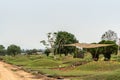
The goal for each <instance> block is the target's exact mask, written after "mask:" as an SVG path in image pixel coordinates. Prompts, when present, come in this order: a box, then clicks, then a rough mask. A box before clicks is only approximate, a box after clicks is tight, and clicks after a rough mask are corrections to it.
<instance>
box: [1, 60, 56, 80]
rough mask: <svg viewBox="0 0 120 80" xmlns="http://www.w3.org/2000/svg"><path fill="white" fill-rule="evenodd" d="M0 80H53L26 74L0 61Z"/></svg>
mask: <svg viewBox="0 0 120 80" xmlns="http://www.w3.org/2000/svg"><path fill="white" fill-rule="evenodd" d="M0 80H55V79H50V78H48V77H46V76H43V75H39V78H38V77H36V76H34V75H32V74H30V73H27V72H25V71H23V70H21V69H20V68H18V67H17V66H13V65H10V64H7V63H4V62H1V61H0Z"/></svg>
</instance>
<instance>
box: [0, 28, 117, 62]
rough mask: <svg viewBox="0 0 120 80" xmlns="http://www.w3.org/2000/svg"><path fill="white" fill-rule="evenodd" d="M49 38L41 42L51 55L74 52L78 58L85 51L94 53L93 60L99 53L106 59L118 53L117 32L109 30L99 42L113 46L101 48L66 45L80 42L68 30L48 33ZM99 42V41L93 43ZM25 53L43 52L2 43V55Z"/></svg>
mask: <svg viewBox="0 0 120 80" xmlns="http://www.w3.org/2000/svg"><path fill="white" fill-rule="evenodd" d="M47 39H48V40H42V41H40V43H42V44H43V45H44V46H45V48H46V49H45V50H44V53H45V54H46V55H47V56H49V54H50V53H53V54H54V55H56V54H59V55H60V56H61V55H62V54H64V55H65V56H67V55H68V54H73V57H74V58H77V56H79V55H78V53H85V52H90V53H91V55H92V58H93V60H95V61H97V60H98V59H99V55H100V54H103V55H104V60H110V58H111V54H113V53H115V54H117V51H118V45H117V44H116V43H117V40H118V37H117V34H116V33H115V32H114V31H112V30H108V31H107V32H105V33H104V34H103V35H102V36H101V41H100V42H98V44H113V46H108V47H100V48H91V49H82V50H81V49H79V48H76V47H72V46H64V45H65V44H72V43H78V42H79V41H78V40H77V39H76V37H75V36H74V34H72V33H69V32H66V31H58V32H53V33H48V34H47ZM92 44H97V43H92ZM22 52H23V53H25V54H27V55H31V54H33V53H37V52H41V50H37V49H29V50H21V48H20V46H18V45H14V44H12V45H10V46H8V47H7V49H5V47H4V46H3V45H0V55H12V56H15V55H18V54H21V53H22Z"/></svg>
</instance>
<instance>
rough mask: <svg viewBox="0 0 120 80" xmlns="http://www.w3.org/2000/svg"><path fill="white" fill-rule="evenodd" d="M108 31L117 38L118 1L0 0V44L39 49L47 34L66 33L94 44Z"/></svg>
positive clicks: (119, 31)
mask: <svg viewBox="0 0 120 80" xmlns="http://www.w3.org/2000/svg"><path fill="white" fill-rule="evenodd" d="M109 29H111V30H113V31H115V32H116V33H117V34H118V36H119V37H120V0H0V44H2V45H4V46H5V47H7V46H8V45H10V44H16V45H19V46H21V48H24V49H27V48H28V49H30V48H38V49H39V48H43V46H42V44H40V41H41V40H43V39H46V34H47V33H48V32H57V31H61V30H62V31H68V32H70V33H72V34H74V35H75V36H76V38H77V39H78V40H79V42H87V43H90V42H98V41H100V40H101V35H102V34H103V33H104V32H105V31H108V30H109Z"/></svg>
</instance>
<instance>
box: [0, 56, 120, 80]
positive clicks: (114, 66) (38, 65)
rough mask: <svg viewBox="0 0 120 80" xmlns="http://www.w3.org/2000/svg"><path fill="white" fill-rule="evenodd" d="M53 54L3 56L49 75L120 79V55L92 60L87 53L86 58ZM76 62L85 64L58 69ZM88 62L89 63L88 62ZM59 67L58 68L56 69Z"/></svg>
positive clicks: (76, 79) (73, 78) (80, 79)
mask: <svg viewBox="0 0 120 80" xmlns="http://www.w3.org/2000/svg"><path fill="white" fill-rule="evenodd" d="M56 57H57V58H56V59H55V58H54V57H53V56H49V57H46V56H45V55H31V56H24V55H19V56H15V57H11V56H3V57H2V58H3V59H4V61H6V62H8V63H11V64H14V65H18V66H22V67H23V69H25V70H32V71H38V73H41V74H46V75H49V76H53V77H56V76H63V77H69V78H70V79H71V80H119V78H120V75H119V74H120V62H119V61H118V60H119V58H120V57H116V55H112V60H114V61H103V60H102V56H101V57H100V61H97V62H95V61H92V60H91V56H90V55H87V54H86V57H85V58H84V59H78V58H72V56H66V57H65V56H62V57H59V56H56ZM76 62H85V64H83V65H79V66H76V67H75V68H72V69H67V70H65V71H64V70H58V69H59V68H60V66H61V67H68V66H71V65H72V64H74V63H76ZM86 62H87V63H86ZM56 68H57V69H56Z"/></svg>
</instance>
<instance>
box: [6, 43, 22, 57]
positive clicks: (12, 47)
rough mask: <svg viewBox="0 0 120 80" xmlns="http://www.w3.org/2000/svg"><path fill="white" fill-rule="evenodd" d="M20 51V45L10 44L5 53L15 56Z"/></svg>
mask: <svg viewBox="0 0 120 80" xmlns="http://www.w3.org/2000/svg"><path fill="white" fill-rule="evenodd" d="M20 53H21V49H20V47H19V46H17V45H10V46H8V48H7V54H8V55H13V56H15V55H17V54H20Z"/></svg>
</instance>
